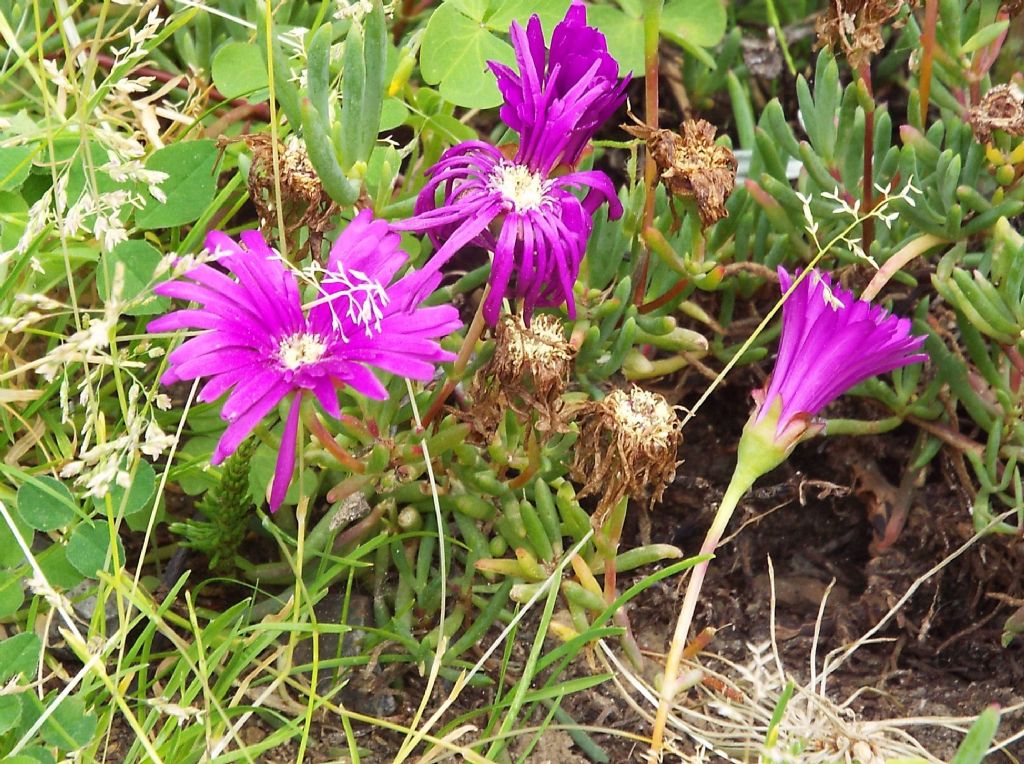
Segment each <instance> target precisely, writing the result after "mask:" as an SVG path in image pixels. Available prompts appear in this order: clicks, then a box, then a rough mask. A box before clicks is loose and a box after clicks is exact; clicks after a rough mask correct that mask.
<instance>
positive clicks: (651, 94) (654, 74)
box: [633, 37, 660, 305]
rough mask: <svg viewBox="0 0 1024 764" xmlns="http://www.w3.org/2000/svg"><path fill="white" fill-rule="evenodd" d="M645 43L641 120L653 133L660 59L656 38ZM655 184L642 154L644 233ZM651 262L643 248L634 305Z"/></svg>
mask: <svg viewBox="0 0 1024 764" xmlns="http://www.w3.org/2000/svg"><path fill="white" fill-rule="evenodd" d="M648 43H649V41H647V40H645V47H646V48H647V49H646V50H645V55H644V121H645V122H646V124H647V126H648V127H649V128H651V129H652V130H657V129H658V67H659V65H660V57H659V55H658V38H657V37H655V38H654V44H653V46H651V45H649V44H648ZM657 185H658V165H657V164H656V163H655V161H654V157H653V156H651V152H650V151H649V150H646V151H645V152H644V189H645V193H646V198H645V199H644V222H643V230H645V231H646V230H647V229H648V228H651V227H652V226H653V225H654V199H655V189H656V188H657ZM649 261H650V252H649V251H648V250H647V248H646V247H645V248H644V250H643V253H642V254H641V255H640V263H639V264H638V266H637V271H636V274H635V275H636V281H635V282H634V284H633V302H634V303H635V304H637V305H639V304H640V303H642V302H643V299H644V292H645V291H646V289H647V268H648V265H649Z"/></svg>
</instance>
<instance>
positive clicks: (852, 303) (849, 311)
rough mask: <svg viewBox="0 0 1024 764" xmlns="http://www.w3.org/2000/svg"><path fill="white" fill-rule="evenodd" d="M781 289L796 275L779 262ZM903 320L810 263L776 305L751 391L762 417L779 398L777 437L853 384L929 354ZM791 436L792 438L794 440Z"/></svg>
mask: <svg viewBox="0 0 1024 764" xmlns="http://www.w3.org/2000/svg"><path fill="white" fill-rule="evenodd" d="M778 272H779V282H780V285H781V288H782V292H783V293H785V292H787V291H788V290H789V288H790V286H792V284H793V281H794V279H795V278H796V277H798V276H799V275H800V272H799V271H798V272H797V274H796V276H790V274H789V273H787V272H786V270H785V269H783V268H779V271H778ZM910 328H911V323H910V320H909V319H906V318H899V317H898V316H894V315H892V314H890V313H888V312H887V311H886V310H885V309H884V308H881V307H879V306H877V305H872V304H871V303H869V302H867V301H866V300H858V299H857V298H856V297H854V295H853V293H851V292H849V291H847V290H845V289H843V288H842V287H840V286H838V285H833V284H832V280H831V278H830V277H829V275H828V274H826V273H822V272H821V271H819V270H817V269H814V270H812V271H811V272H810V273H808V274H807V275H806V277H805V278H804V279H803V280H802V281H801V282H800V283H799V284H798V285H797V287H796V289H795V290H794V291H793V293H792V294H791V295H790V296H789V298H788V299H787V300H786V302H785V303H783V305H782V339H781V341H780V344H779V355H778V358H777V360H776V362H775V370H774V371H773V372H772V375H771V378H770V380H769V382H768V385H767V387H766V389H764V390H758V391H756V392H755V393H754V398H755V400H756V401H757V404H758V406H757V410H756V411H755V414H754V417H752V421H753V422H754V423H755V424H756V423H758V422H761V421H762V420H763V419H764V418H765V417H766V415H768V413H769V411H771V410H772V409H773V408H774V407H775V405H776V402H778V404H779V407H780V408H779V409H778V422H777V424H776V427H775V435H776V438H781V439H783V440H787V441H789V440H790V439H792V438H794V437H795V438H796V439H799V437H800V436H802V435H803V434H804V433H805V431H807V429H808V425H809V420H810V419H812V418H813V417H815V416H817V415H818V413H819V412H820V411H821V410H822V409H823V408H824V407H825V406H826V405H828V404H829V403H831V402H832V401H833V400H835V399H836V398H838V397H839V396H840V395H842V394H843V393H845V392H846V391H847V390H849V389H850V388H851V387H853V386H854V385H856V384H858V383H860V382H863V381H864V380H866V379H868V378H870V377H873V376H875V375H877V374H884V373H885V372H887V371H892V370H893V369H897V368H899V367H901V366H907V365H908V364H912V363H917V362H919V361H923V360H925V359H926V358H927V357H928V356H927V355H925V354H923V353H919V352H918V351H919V350H920V349H921V346H922V345H923V344H924V341H925V338H924V337H920V336H914V335H912V334H911V333H910ZM794 442H795V441H794Z"/></svg>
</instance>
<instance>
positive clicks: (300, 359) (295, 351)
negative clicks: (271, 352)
mask: <svg viewBox="0 0 1024 764" xmlns="http://www.w3.org/2000/svg"><path fill="white" fill-rule="evenodd" d="M325 352H327V344H326V343H325V342H324V341H323V338H322V337H320V336H318V335H316V334H307V333H306V332H296V333H295V334H293V335H291V336H290V337H285V338H284V339H283V340H281V342H280V344H279V345H278V346H277V360H278V361H279V362H280V363H281V365H282V366H284V368H286V369H288V370H290V371H295V370H296V369H299V368H301V367H303V366H306V365H308V364H311V363H316V362H317V361H319V360H320V359H321V358H323V355H324V353H325Z"/></svg>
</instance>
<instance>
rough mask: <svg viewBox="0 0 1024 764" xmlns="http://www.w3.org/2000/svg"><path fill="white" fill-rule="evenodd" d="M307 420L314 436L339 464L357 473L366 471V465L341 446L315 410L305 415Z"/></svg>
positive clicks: (307, 425) (307, 424)
mask: <svg viewBox="0 0 1024 764" xmlns="http://www.w3.org/2000/svg"><path fill="white" fill-rule="evenodd" d="M305 421H306V427H308V428H309V431H310V432H311V433H312V434H313V437H315V438H316V439H317V440H318V441H320V445H322V446H323V447H324V449H326V450H327V452H328V453H329V454H330V455H331V456H333V457H334V458H335V459H337V460H338V463H339V464H341V465H342V466H343V467H346V468H347V469H349V470H351V471H352V472H355V473H357V474H362V473H364V472H366V465H364V464H363V463H362V462H360V461H359V460H358V459H356V458H355V457H354V456H352V454H350V453H349V452H348V451H346V450H345V449H344V448H342V447H341V445H340V444H339V443H338V441H336V440H335V439H334V436H333V435H331V433H330V432H328V431H327V428H326V427H324V423H323V422H321V421H320V417H319V416H318V415H317V414H316V413H315V412H314V413H311V414H310V415H309V416H307V417H305Z"/></svg>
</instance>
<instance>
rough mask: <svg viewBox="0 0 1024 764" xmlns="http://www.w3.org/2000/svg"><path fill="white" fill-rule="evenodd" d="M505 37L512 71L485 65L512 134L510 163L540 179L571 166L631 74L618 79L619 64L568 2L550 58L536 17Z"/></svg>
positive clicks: (580, 10) (577, 6)
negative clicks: (514, 147)
mask: <svg viewBox="0 0 1024 764" xmlns="http://www.w3.org/2000/svg"><path fill="white" fill-rule="evenodd" d="M509 34H510V35H511V37H512V46H513V47H514V48H515V55H516V63H517V64H518V65H519V73H516V72H515V71H514V70H513V69H511V68H509V67H508V66H505V65H504V64H502V63H499V62H497V61H490V62H488V63H489V65H490V67H491V71H492V72H494V76H495V78H496V79H497V80H498V89H499V90H500V91H501V94H502V96H503V97H504V98H505V105H504V106H502V107H501V111H500V112H499V113H500V115H501V118H502V120H504V122H505V124H507V125H508V126H509V127H511V128H512V129H513V130H515V131H516V132H518V133H519V150H518V152H517V153H516V159H515V161H516V162H518V163H520V164H525V165H526V166H527V167H529V168H530V169H531V170H534V171H536V172H544V173H547V172H550V171H551V170H552V168H554V167H556V166H557V165H558V164H565V165H570V166H574V165H575V164H576V163H577V162H578V161H579V158H580V155H581V154H582V153H583V150H584V149H585V148H586V146H587V142H588V141H589V140H590V139H591V138H592V137H593V135H594V133H595V132H596V131H597V129H598V128H599V127H601V125H602V124H604V122H605V120H607V119H608V118H609V117H610V116H611V115H612V114H613V113H614V112H615V110H616V109H618V108H619V106H620V105H621V104H622V102H623V100H624V99H625V92H626V86H627V85H628V84H629V81H630V75H626V76H625V77H624V78H623V79H622V80H619V64H618V62H617V61H616V60H615V59H614V58H612V57H611V55H610V54H609V53H608V44H607V42H606V41H605V38H604V35H603V34H601V32H599V31H598V30H597V29H595V28H594V27H590V26H587V9H586V6H585V5H583V3H581V2H573V4H572V5H570V6H569V10H568V11H567V12H566V14H565V18H564V19H563V20H562V21H561V22H559V24H558V25H557V26H556V27H555V30H554V32H552V34H551V50H550V53H549V52H548V50H547V48H546V47H545V46H544V33H543V32H542V31H541V27H540V19H539V18H538V17H537V16H536V15H534V16H531V17H530V21H529V22H528V23H527V25H526V29H525V30H524V29H523V28H522V27H521V26H520V25H519V24H518V23H517V22H512V28H511V29H510V30H509ZM545 59H546V60H545Z"/></svg>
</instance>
